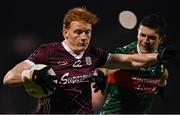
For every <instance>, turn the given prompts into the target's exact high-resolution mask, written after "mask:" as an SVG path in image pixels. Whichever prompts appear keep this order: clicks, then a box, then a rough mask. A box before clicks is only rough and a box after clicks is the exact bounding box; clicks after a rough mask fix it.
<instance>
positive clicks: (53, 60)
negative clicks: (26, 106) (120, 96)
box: [28, 42, 109, 114]
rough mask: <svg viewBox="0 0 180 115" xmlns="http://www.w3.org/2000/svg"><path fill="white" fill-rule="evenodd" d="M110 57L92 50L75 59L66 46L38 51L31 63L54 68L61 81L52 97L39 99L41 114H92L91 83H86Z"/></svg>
mask: <svg viewBox="0 0 180 115" xmlns="http://www.w3.org/2000/svg"><path fill="white" fill-rule="evenodd" d="M108 56H109V53H108V52H106V51H104V50H102V49H99V48H95V47H93V46H89V47H88V48H87V50H86V51H85V52H83V54H81V55H80V56H79V55H75V54H73V53H72V51H70V49H68V47H67V46H66V45H65V43H64V42H62V43H56V42H53V43H48V44H44V45H42V46H40V47H39V48H38V49H37V50H35V51H34V52H33V53H32V54H31V55H30V56H29V57H28V60H31V61H32V62H34V63H35V64H46V65H48V66H50V67H51V68H53V70H54V71H55V73H56V75H57V77H58V81H59V86H58V87H57V88H56V90H55V92H54V93H53V94H52V95H50V96H49V97H45V98H41V99H39V106H38V113H44V114H45V113H47V114H48V113H56V114H68V113H71V114H90V113H92V105H91V87H90V84H91V83H90V82H89V81H85V80H84V79H86V78H88V77H90V76H91V75H92V73H93V71H94V70H95V68H97V67H100V66H103V65H104V64H105V62H106V61H107V58H108Z"/></svg>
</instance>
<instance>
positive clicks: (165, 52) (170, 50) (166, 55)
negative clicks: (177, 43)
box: [157, 46, 177, 62]
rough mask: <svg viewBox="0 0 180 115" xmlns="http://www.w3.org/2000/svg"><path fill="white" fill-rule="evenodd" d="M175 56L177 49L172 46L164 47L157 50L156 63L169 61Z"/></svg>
mask: <svg viewBox="0 0 180 115" xmlns="http://www.w3.org/2000/svg"><path fill="white" fill-rule="evenodd" d="M176 54H177V49H176V48H175V47H174V46H166V47H163V48H159V49H158V55H157V58H158V61H159V62H162V61H164V60H165V61H169V60H170V59H172V58H173V57H174V56H176Z"/></svg>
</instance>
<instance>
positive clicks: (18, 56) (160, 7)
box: [0, 0, 180, 113]
mask: <svg viewBox="0 0 180 115" xmlns="http://www.w3.org/2000/svg"><path fill="white" fill-rule="evenodd" d="M177 2H178V1H170V0H156V1H155V0H57V1H56V0H46V1H40V0H36V1H33V0H23V1H21V0H14V1H13V0H12V1H10V0H6V1H5V0H4V1H3V0H1V1H0V15H1V16H0V17H1V18H0V28H1V34H0V40H1V42H0V52H1V56H0V113H31V112H32V111H33V110H34V108H35V105H36V99H35V98H33V97H31V96H29V95H28V94H27V93H26V91H25V90H24V88H23V87H18V88H10V87H7V86H3V84H2V80H3V77H4V75H5V74H6V73H7V71H8V70H9V69H11V68H12V67H13V66H14V65H15V64H17V63H19V62H20V61H23V60H24V59H26V58H27V56H29V54H30V53H31V52H32V51H33V50H34V49H35V48H37V47H38V46H39V45H40V44H42V43H47V42H53V41H60V42H61V41H62V40H63V39H62V35H61V30H62V20H63V17H64V14H65V13H66V12H67V11H68V10H69V9H71V8H73V7H77V6H83V7H87V8H88V9H89V10H90V11H92V12H94V13H96V14H97V16H98V17H99V18H100V21H99V22H98V23H97V25H95V26H94V28H93V34H92V42H93V43H94V44H95V45H96V46H97V47H101V48H104V49H106V50H108V51H109V52H114V50H115V48H116V47H121V46H124V45H126V44H129V43H131V42H133V41H135V40H136V39H137V38H136V34H137V27H138V24H139V21H140V20H141V18H142V17H143V16H145V15H148V14H151V13H157V14H159V15H161V16H163V17H164V18H165V19H166V21H167V25H168V26H167V43H168V44H170V45H174V46H175V47H177V48H178V49H179V48H180V45H179V44H180V40H179V36H178V35H179V34H178V31H179V30H178V29H179V26H180V22H179V19H178V18H179V15H180V14H179V13H178V11H179V10H180V9H179V6H177V5H178V3H177ZM178 59H180V53H179V54H178V55H177V56H176V57H175V58H174V59H173V60H172V61H171V63H170V65H169V73H170V76H169V79H168V85H167V87H166V88H165V98H164V99H162V98H160V97H159V96H155V97H154V100H153V108H152V112H153V113H180V90H179V89H178V88H179V87H180V83H179V82H180V71H179V69H178V68H179V67H178V64H180V60H178Z"/></svg>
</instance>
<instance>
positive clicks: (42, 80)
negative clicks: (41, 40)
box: [22, 65, 58, 93]
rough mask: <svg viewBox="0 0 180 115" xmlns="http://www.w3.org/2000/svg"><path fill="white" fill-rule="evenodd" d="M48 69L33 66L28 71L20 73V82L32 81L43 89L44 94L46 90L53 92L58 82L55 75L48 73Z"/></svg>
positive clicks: (47, 67)
mask: <svg viewBox="0 0 180 115" xmlns="http://www.w3.org/2000/svg"><path fill="white" fill-rule="evenodd" d="M50 69H51V68H50V67H49V66H44V65H43V66H41V65H40V66H39V65H37V66H36V65H35V67H33V68H31V69H30V70H25V71H23V72H22V80H23V81H34V82H35V83H36V84H38V85H40V86H41V87H42V88H43V90H44V92H45V93H48V90H49V91H52V92H53V91H54V90H55V88H56V86H57V84H58V80H57V77H56V75H55V74H52V73H51V72H50Z"/></svg>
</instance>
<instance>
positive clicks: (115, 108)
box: [101, 42, 161, 114]
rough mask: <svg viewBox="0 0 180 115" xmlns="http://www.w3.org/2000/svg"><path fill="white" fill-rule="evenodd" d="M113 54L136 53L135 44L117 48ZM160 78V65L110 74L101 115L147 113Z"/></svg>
mask: <svg viewBox="0 0 180 115" xmlns="http://www.w3.org/2000/svg"><path fill="white" fill-rule="evenodd" d="M115 53H123V54H134V53H138V51H137V42H133V43H131V44H130V45H127V46H125V47H123V48H117V49H116V51H115ZM160 76H161V66H160V64H156V65H154V66H151V67H146V68H140V69H136V70H118V71H116V72H114V73H112V74H110V75H109V76H108V84H107V95H106V96H107V97H106V98H107V99H106V102H105V104H104V105H103V107H102V109H101V114H111V113H146V112H148V111H149V110H150V107H151V102H152V95H153V94H154V93H156V91H157V90H156V87H157V86H158V85H159V83H160Z"/></svg>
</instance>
